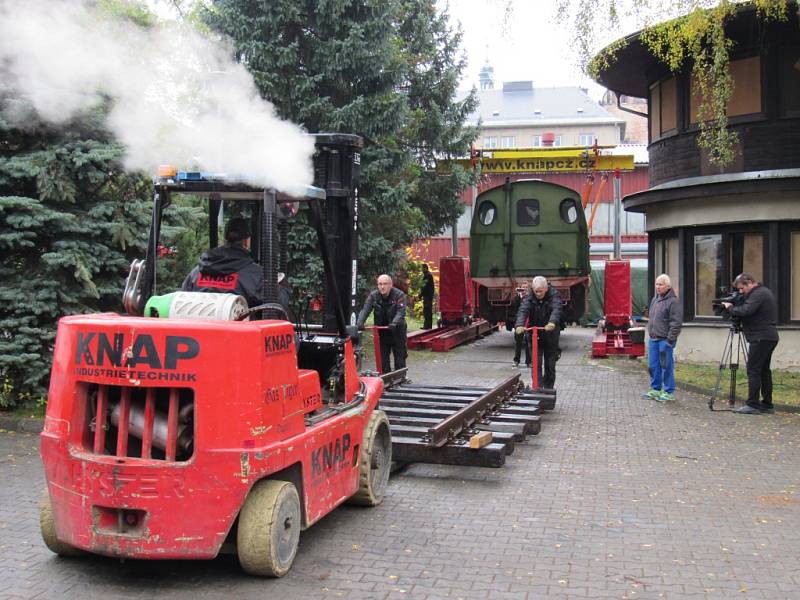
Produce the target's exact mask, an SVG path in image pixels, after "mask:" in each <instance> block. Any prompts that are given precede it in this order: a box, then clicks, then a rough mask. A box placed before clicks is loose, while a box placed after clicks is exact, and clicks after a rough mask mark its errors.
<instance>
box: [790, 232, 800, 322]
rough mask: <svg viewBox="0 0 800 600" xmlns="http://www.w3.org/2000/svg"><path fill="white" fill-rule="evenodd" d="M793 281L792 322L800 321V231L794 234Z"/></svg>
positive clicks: (792, 250)
mask: <svg viewBox="0 0 800 600" xmlns="http://www.w3.org/2000/svg"><path fill="white" fill-rule="evenodd" d="M791 252H792V255H791V266H790V271H789V272H790V273H791V280H792V292H791V293H792V299H791V302H792V310H791V317H790V318H791V319H792V321H796V320H800V231H793V232H792V249H791Z"/></svg>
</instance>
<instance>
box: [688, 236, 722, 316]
mask: <svg viewBox="0 0 800 600" xmlns="http://www.w3.org/2000/svg"><path fill="white" fill-rule="evenodd" d="M722 265H723V261H722V234H721V233H718V234H713V235H696V236H695V237H694V314H695V316H697V317H713V316H714V311H713V309H712V308H711V301H712V300H713V299H714V298H717V297H719V295H720V293H721V292H722V291H724V290H725V289H726V286H724V285H723V278H722Z"/></svg>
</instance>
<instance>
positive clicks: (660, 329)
mask: <svg viewBox="0 0 800 600" xmlns="http://www.w3.org/2000/svg"><path fill="white" fill-rule="evenodd" d="M648 315H649V322H648V324H647V331H648V334H649V335H650V343H649V345H648V346H647V358H648V364H649V367H650V391H649V392H647V393H646V394H645V397H647V398H652V399H654V400H658V401H659V402H666V401H668V400H674V399H675V396H674V395H673V394H674V393H675V364H674V362H673V360H672V351H673V350H674V349H675V344H676V343H677V341H678V335H679V334H680V332H681V325H682V324H683V308H682V307H681V303H680V302H679V301H678V297H677V296H676V295H675V290H673V289H672V282H671V281H670V278H669V275H667V274H665V273H662V274H661V275H659V276H658V277H656V295H655V296H653V299H652V300H651V301H650V311H649V313H648Z"/></svg>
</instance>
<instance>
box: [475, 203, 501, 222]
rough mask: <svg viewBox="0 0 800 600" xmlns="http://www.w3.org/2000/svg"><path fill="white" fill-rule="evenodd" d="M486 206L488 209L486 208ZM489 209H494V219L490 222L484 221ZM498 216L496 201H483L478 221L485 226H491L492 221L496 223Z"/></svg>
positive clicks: (479, 208) (479, 209)
mask: <svg viewBox="0 0 800 600" xmlns="http://www.w3.org/2000/svg"><path fill="white" fill-rule="evenodd" d="M484 207H486V210H484ZM489 210H492V211H493V213H492V219H491V220H490V221H489V222H488V223H486V222H485V221H484V216H485V215H486V212H488V211H489ZM496 218H497V206H495V203H494V202H492V201H491V200H484V201H483V202H481V205H480V206H479V207H478V223H480V224H481V225H482V226H483V227H489V226H491V224H492V223H494V220H495V219H496Z"/></svg>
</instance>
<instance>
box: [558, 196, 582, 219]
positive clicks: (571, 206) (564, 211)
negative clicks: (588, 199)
mask: <svg viewBox="0 0 800 600" xmlns="http://www.w3.org/2000/svg"><path fill="white" fill-rule="evenodd" d="M558 212H559V214H560V215H561V220H562V221H564V223H574V222H575V221H577V220H578V204H577V203H576V202H575V200H574V199H573V198H564V199H563V200H562V201H561V204H560V205H559V207H558Z"/></svg>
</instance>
